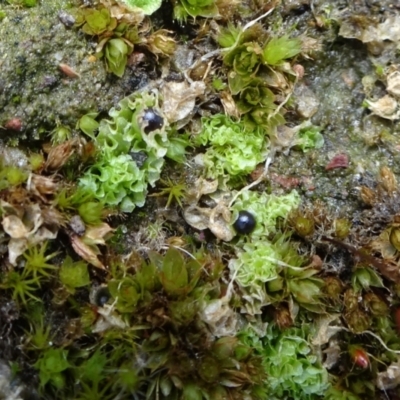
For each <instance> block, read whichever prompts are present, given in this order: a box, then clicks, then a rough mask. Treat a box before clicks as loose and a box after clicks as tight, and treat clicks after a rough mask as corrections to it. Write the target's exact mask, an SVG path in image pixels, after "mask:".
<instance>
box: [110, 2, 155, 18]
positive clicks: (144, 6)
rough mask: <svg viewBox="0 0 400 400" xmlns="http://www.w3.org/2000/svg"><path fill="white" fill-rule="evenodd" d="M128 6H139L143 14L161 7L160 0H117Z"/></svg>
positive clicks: (151, 12) (148, 13)
mask: <svg viewBox="0 0 400 400" xmlns="http://www.w3.org/2000/svg"><path fill="white" fill-rule="evenodd" d="M118 1H120V2H121V3H124V4H125V5H126V6H128V8H130V9H133V10H135V8H140V9H141V10H142V11H143V13H144V14H146V15H151V14H153V13H154V12H155V11H157V10H158V9H159V8H160V7H161V3H162V0H118Z"/></svg>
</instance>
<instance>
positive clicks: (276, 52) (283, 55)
mask: <svg viewBox="0 0 400 400" xmlns="http://www.w3.org/2000/svg"><path fill="white" fill-rule="evenodd" d="M300 52H301V41H300V40H299V39H290V38H289V37H288V36H287V35H285V36H282V37H274V38H272V39H271V40H270V41H269V42H268V43H267V44H266V45H265V47H264V49H263V53H262V57H263V60H264V62H265V63H266V64H268V65H272V66H274V65H279V64H281V63H282V62H283V61H285V60H287V59H288V58H292V57H294V56H296V55H297V54H299V53H300Z"/></svg>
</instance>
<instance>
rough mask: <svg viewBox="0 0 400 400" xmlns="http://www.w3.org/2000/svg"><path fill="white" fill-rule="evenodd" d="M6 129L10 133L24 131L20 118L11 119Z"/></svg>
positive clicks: (6, 124)
mask: <svg viewBox="0 0 400 400" xmlns="http://www.w3.org/2000/svg"><path fill="white" fill-rule="evenodd" d="M4 128H6V129H7V130H10V131H15V132H20V131H21V130H22V121H21V120H20V119H19V118H11V119H10V120H8V121H7V122H6V123H5V124H4Z"/></svg>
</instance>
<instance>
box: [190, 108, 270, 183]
mask: <svg viewBox="0 0 400 400" xmlns="http://www.w3.org/2000/svg"><path fill="white" fill-rule="evenodd" d="M202 122H203V128H202V130H201V132H200V133H199V135H197V136H196V138H195V142H196V144H197V145H203V146H206V145H210V147H209V148H208V149H207V150H206V153H205V155H204V165H205V167H206V175H207V177H209V178H217V177H219V176H221V175H229V176H231V177H234V176H238V175H242V176H243V175H245V174H248V173H250V172H252V171H253V170H254V168H255V167H256V165H257V164H259V163H260V162H262V161H264V159H265V157H266V154H267V140H266V138H265V133H264V131H263V130H262V129H260V128H255V129H254V130H252V131H249V130H247V129H246V128H245V127H244V126H243V124H241V123H240V122H235V121H233V120H232V119H231V118H229V117H228V116H226V115H222V114H217V115H214V116H212V117H209V118H203V120H202Z"/></svg>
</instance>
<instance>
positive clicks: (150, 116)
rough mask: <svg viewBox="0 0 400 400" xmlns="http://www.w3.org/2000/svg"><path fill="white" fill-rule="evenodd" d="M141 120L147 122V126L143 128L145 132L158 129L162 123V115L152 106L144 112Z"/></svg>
mask: <svg viewBox="0 0 400 400" xmlns="http://www.w3.org/2000/svg"><path fill="white" fill-rule="evenodd" d="M143 121H145V122H147V126H146V127H145V128H144V131H145V132H146V133H149V132H152V131H155V130H156V129H160V128H161V127H162V126H163V124H164V119H163V117H161V115H158V114H157V113H156V112H155V111H154V110H153V109H152V108H148V109H147V110H146V111H145V112H144V115H143Z"/></svg>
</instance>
